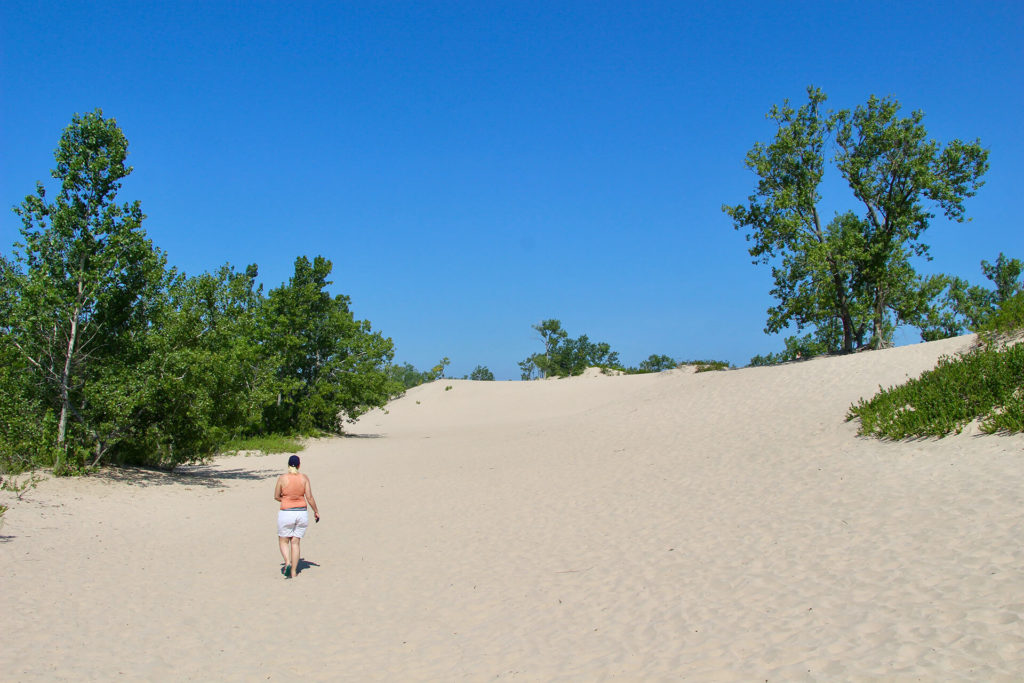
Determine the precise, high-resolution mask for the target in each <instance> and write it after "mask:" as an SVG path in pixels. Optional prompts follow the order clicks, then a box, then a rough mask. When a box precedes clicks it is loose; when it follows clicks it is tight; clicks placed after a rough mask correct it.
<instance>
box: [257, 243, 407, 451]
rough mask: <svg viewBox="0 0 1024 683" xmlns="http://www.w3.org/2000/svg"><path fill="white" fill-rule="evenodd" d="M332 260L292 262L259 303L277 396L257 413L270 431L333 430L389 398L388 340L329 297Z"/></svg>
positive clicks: (342, 301)
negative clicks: (288, 273)
mask: <svg viewBox="0 0 1024 683" xmlns="http://www.w3.org/2000/svg"><path fill="white" fill-rule="evenodd" d="M331 269H332V265H331V262H330V261H329V260H327V259H325V258H323V257H321V256H317V257H316V258H315V259H314V260H313V261H312V262H310V261H309V259H308V258H306V257H304V256H302V257H299V258H298V259H296V260H295V274H294V275H293V276H292V278H291V279H290V280H289V282H288V283H287V284H286V285H282V286H280V287H278V288H276V289H274V290H271V292H270V294H269V296H268V297H267V301H266V304H265V306H264V307H263V308H264V310H263V313H262V322H263V325H264V327H263V334H264V336H263V339H262V343H263V344H264V346H265V347H266V348H267V349H268V350H270V351H271V352H272V353H274V354H275V355H276V356H277V357H278V359H279V360H278V369H277V397H276V400H275V401H274V402H273V403H271V405H269V406H267V407H266V409H265V411H264V419H265V420H266V424H267V425H268V426H269V427H270V429H272V430H275V431H286V432H287V431H299V432H311V431H315V430H327V431H337V430H339V429H340V428H341V421H342V420H343V419H346V418H347V419H349V420H354V419H355V418H357V417H359V416H360V415H361V414H363V413H364V412H366V411H367V410H368V409H370V408H372V407H374V406H379V405H383V404H384V403H385V402H386V400H387V397H388V396H390V388H391V381H390V378H389V376H388V373H387V372H386V366H387V364H388V363H389V362H390V361H391V358H392V357H393V344H392V342H391V340H390V339H388V338H385V337H384V336H383V335H381V334H380V333H379V332H373V331H372V329H371V327H370V323H369V322H368V321H363V320H356V319H355V317H354V316H353V314H352V312H351V311H350V310H349V304H350V300H349V298H348V297H347V296H344V295H341V294H339V295H337V296H334V297H331V295H330V294H329V293H328V292H327V286H328V285H330V284H331V282H330V281H329V280H328V279H327V277H328V276H329V275H330V273H331Z"/></svg>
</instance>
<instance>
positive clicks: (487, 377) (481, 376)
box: [469, 365, 494, 382]
mask: <svg viewBox="0 0 1024 683" xmlns="http://www.w3.org/2000/svg"><path fill="white" fill-rule="evenodd" d="M469 379H472V380H476V381H480V382H493V381H494V373H493V372H491V371H490V370H489V369H488V368H487V366H486V365H478V366H476V367H475V368H473V372H471V373H469Z"/></svg>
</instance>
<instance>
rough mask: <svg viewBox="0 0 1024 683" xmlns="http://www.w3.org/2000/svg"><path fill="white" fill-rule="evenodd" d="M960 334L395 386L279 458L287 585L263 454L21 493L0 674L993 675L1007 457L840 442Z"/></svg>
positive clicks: (1007, 615)
mask: <svg viewBox="0 0 1024 683" xmlns="http://www.w3.org/2000/svg"><path fill="white" fill-rule="evenodd" d="M970 341H971V339H970V338H969V337H964V338H959V339H953V340H946V341H942V342H934V343H930V344H920V345H915V346H908V347H901V348H897V349H891V350H887V351H880V352H872V353H862V354H855V355H852V356H846V357H840V358H823V359H815V360H811V361H806V362H801V363H793V364H789V365H785V366H781V367H772V368H751V369H744V370H733V371H727V372H708V373H699V374H695V373H692V372H690V371H684V370H676V371H671V372H666V373H660V374H657V375H643V376H623V377H607V376H603V375H600V373H595V372H591V373H588V374H587V376H584V377H579V378H573V379H567V380H548V381H538V382H529V383H521V382H468V381H458V380H441V381H438V382H435V383H432V384H430V385H427V386H422V387H417V388H416V389H413V390H411V391H409V392H408V394H407V395H406V396H404V397H403V398H401V399H399V400H397V401H394V402H393V403H392V404H391V405H390V406H388V409H387V411H374V412H373V413H371V414H369V415H366V416H364V417H363V418H362V419H361V420H360V421H359V422H358V423H357V424H356V425H354V426H353V427H352V428H351V435H350V436H348V437H345V438H339V439H330V440H321V441H318V442H316V443H314V444H312V445H311V446H310V447H309V449H308V450H307V451H306V452H305V453H304V454H303V456H302V457H303V471H304V472H306V473H307V474H309V475H310V477H311V479H312V481H313V485H314V490H315V492H316V494H317V498H318V501H319V503H320V507H321V512H322V515H323V521H322V523H321V524H319V525H316V526H315V527H314V528H312V529H311V531H310V533H309V535H308V536H307V539H306V540H305V541H304V542H303V550H304V552H303V555H304V557H305V558H306V560H307V561H308V562H309V566H308V567H307V568H306V569H305V570H304V571H303V572H302V573H301V574H300V576H299V577H298V578H297V579H295V580H293V581H284V580H283V579H282V578H281V575H280V573H279V567H280V557H279V555H278V553H277V547H276V540H275V538H274V529H275V527H274V516H275V504H274V501H273V500H272V487H273V477H274V476H275V475H276V474H277V473H278V472H279V471H280V470H281V469H282V468H283V465H284V460H285V458H284V457H283V456H269V457H259V458H223V459H218V460H217V462H216V463H214V464H212V465H210V466H204V467H195V468H188V470H187V471H186V472H184V473H182V474H180V475H176V476H173V477H170V476H164V475H158V474H146V473H128V474H119V475H116V476H115V475H109V476H107V477H103V478H90V479H76V480H61V481H47V482H44V483H43V484H41V485H40V486H39V488H38V489H36V490H34V491H32V492H30V493H29V494H28V495H27V496H26V499H25V500H24V501H21V502H17V501H15V502H13V503H9V504H11V505H12V510H11V511H10V512H8V514H7V518H6V520H7V521H6V526H5V527H4V528H3V530H2V531H0V535H2V536H3V538H2V539H0V540H2V543H0V571H2V576H3V581H2V583H0V600H2V602H0V604H3V605H4V608H5V610H4V611H5V629H4V638H3V645H2V646H0V679H4V680H54V679H75V680H79V679H87V680H88V679H92V680H111V679H117V678H126V679H143V678H148V679H157V680H171V679H173V680H188V679H197V680H198V679H202V680H284V679H286V678H293V677H296V676H301V677H303V678H306V679H310V680H352V681H365V680H387V681H404V680H474V681H476V680H504V679H517V680H544V681H547V680H565V681H578V680H598V679H604V678H617V679H621V680H645V681H650V680H680V679H683V678H688V679H692V680H708V679H714V680H743V681H749V680H764V679H768V680H771V681H792V680H822V679H826V680H827V679H840V680H842V679H851V678H853V679H857V678H878V677H885V678H890V679H909V680H916V679H919V678H920V679H923V680H954V679H967V680H1000V679H1002V680H1014V679H1016V678H1017V677H1018V676H1019V673H1020V671H1022V670H1024V621H1022V620H1024V547H1022V543H1021V539H1022V538H1024V439H1022V438H1021V437H1016V436H1015V437H987V436H986V437H979V436H977V435H976V434H975V433H972V432H971V431H970V430H968V432H965V433H964V434H962V435H959V436H955V437H950V438H947V439H942V440H919V441H912V442H903V443H885V442H879V441H876V440H870V439H862V438H859V437H857V436H856V426H855V424H853V423H846V422H844V417H845V415H846V411H847V408H848V407H849V405H850V404H851V403H852V402H854V401H856V400H857V399H858V398H859V397H862V396H869V395H871V394H872V393H874V391H876V390H877V388H878V386H879V385H883V386H888V385H891V384H895V383H899V382H901V381H903V380H904V379H905V378H907V377H908V376H914V375H917V374H919V373H920V372H921V371H923V370H925V369H927V368H930V367H932V366H933V365H934V363H935V361H936V359H937V358H938V357H939V356H940V355H942V354H944V353H951V352H954V351H956V350H958V349H961V348H964V347H966V345H967V344H968V343H969V342H970ZM448 387H451V388H450V389H448ZM118 478H128V479H129V480H130V482H129V484H125V483H123V482H119V481H113V480H114V479H118ZM4 500H10V496H8V497H7V498H5V499H4Z"/></svg>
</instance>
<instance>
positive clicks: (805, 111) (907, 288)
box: [723, 87, 988, 351]
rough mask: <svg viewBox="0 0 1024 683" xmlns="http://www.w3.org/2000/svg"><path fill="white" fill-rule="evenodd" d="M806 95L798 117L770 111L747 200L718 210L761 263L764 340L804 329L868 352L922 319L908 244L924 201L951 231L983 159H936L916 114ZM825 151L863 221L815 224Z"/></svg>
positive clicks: (917, 232) (971, 149) (916, 243)
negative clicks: (767, 283)
mask: <svg viewBox="0 0 1024 683" xmlns="http://www.w3.org/2000/svg"><path fill="white" fill-rule="evenodd" d="M807 94H808V102H807V104H805V105H803V106H801V107H800V108H799V109H794V108H793V107H792V106H790V105H789V103H788V101H786V102H783V104H782V105H781V106H774V107H772V109H771V111H770V112H769V114H768V118H769V119H772V120H773V121H775V122H776V126H777V130H776V134H775V138H774V139H773V141H772V142H771V144H769V145H764V144H761V143H755V145H754V147H753V148H752V149H751V151H750V152H749V153H748V154H747V158H746V165H747V167H748V168H750V169H751V170H752V171H754V172H755V173H756V174H757V176H758V185H757V190H756V192H755V194H753V195H751V196H750V197H749V199H748V203H747V204H746V205H742V204H741V205H736V206H724V207H723V210H724V211H725V212H726V213H728V214H729V215H730V217H731V218H732V219H733V223H734V226H735V228H736V229H737V230H740V229H747V230H748V231H749V232H748V233H747V239H748V240H749V241H751V242H752V243H753V245H752V246H751V247H750V250H749V251H750V255H751V256H753V257H755V261H754V262H755V263H765V264H772V275H773V278H774V280H775V287H774V288H773V289H772V295H773V296H774V297H775V298H776V300H777V302H778V303H777V305H775V306H772V307H771V308H769V310H768V324H767V326H766V330H765V331H766V332H769V333H774V332H779V331H782V330H784V329H786V328H788V327H789V326H790V325H795V327H796V329H797V331H800V330H802V329H803V328H805V327H812V328H814V330H815V336H816V340H817V342H818V343H821V344H823V345H824V346H825V347H826V348H828V349H829V350H843V351H851V350H852V349H853V348H855V347H858V346H861V345H862V344H864V343H865V337H868V341H869V342H870V343H871V344H873V345H874V346H875V347H878V346H880V345H882V344H883V343H885V342H886V341H887V340H888V339H889V338H890V337H891V334H892V330H893V329H894V328H895V326H896V325H897V324H899V323H901V322H912V323H916V324H920V321H921V320H923V319H924V317H925V316H926V312H927V308H928V305H929V302H928V300H927V299H926V297H924V296H923V293H924V292H925V291H926V290H925V289H924V288H923V287H922V284H921V282H922V281H921V279H920V278H918V277H917V275H916V273H915V272H914V269H913V267H912V265H911V262H910V259H911V257H912V256H927V252H928V247H927V246H926V245H924V244H923V243H922V242H921V241H920V237H921V234H922V233H923V232H924V230H925V229H926V228H927V227H928V220H929V219H930V218H932V217H933V215H932V214H931V213H929V212H928V211H927V210H926V208H925V205H924V202H925V201H929V202H931V203H934V204H936V205H938V206H939V207H941V208H942V210H943V212H944V213H945V215H946V216H948V217H949V218H951V219H953V220H963V219H964V209H963V201H964V199H965V198H967V197H970V196H972V195H973V194H974V193H975V192H976V191H977V188H978V187H980V185H981V181H980V177H981V175H982V174H983V173H984V172H985V169H986V168H987V161H986V160H987V154H988V153H987V151H986V150H984V149H983V148H982V147H981V145H980V143H978V142H974V143H970V144H967V143H963V142H961V141H959V140H954V141H953V142H951V143H949V145H948V146H946V147H945V148H944V149H943V148H942V147H941V146H940V145H939V144H938V143H936V142H934V141H931V140H927V139H926V132H925V130H924V127H923V126H922V125H921V120H922V118H923V115H922V114H921V113H920V112H914V113H913V114H912V115H911V116H910V117H909V118H899V117H898V116H897V113H898V111H899V103H898V102H896V101H895V100H892V99H882V100H880V99H878V98H875V97H872V98H870V99H869V101H868V103H867V105H865V106H860V107H857V108H856V109H855V110H853V111H849V110H842V111H839V112H835V113H832V112H824V111H822V107H823V104H824V102H825V101H826V96H825V94H824V93H823V92H822V91H821V90H819V89H817V88H813V87H811V88H808V89H807ZM830 143H834V144H835V147H836V149H837V150H838V151H837V154H836V155H835V157H834V158H833V159H832V161H833V162H834V163H835V166H836V168H837V169H838V170H839V172H840V174H841V175H842V177H843V178H844V179H845V180H846V181H847V183H848V185H849V186H850V188H851V190H852V191H853V194H854V197H855V199H856V200H857V201H858V202H860V204H861V206H862V210H863V213H862V214H857V213H855V212H853V211H846V212H844V213H840V214H837V215H836V216H835V217H834V218H833V219H832V220H830V221H828V222H827V223H826V222H825V221H824V220H823V218H822V216H821V211H820V208H819V205H820V202H821V192H820V186H821V182H822V179H823V177H824V174H825V170H826V166H827V165H828V161H829V160H827V159H826V151H827V149H828V147H829V146H830ZM869 330H870V332H871V334H870V336H869V335H868V331H869Z"/></svg>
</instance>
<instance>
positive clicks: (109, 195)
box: [4, 109, 165, 471]
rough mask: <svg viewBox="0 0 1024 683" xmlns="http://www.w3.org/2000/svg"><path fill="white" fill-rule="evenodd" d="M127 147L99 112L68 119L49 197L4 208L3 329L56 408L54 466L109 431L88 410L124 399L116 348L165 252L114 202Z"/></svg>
mask: <svg viewBox="0 0 1024 683" xmlns="http://www.w3.org/2000/svg"><path fill="white" fill-rule="evenodd" d="M127 150H128V141H127V139H126V138H125V136H124V134H123V133H122V132H121V129H120V128H118V126H117V123H116V121H114V119H107V118H104V117H103V114H102V112H101V111H100V110H98V109H97V110H96V111H94V112H92V113H90V114H85V115H83V116H79V115H76V116H74V117H73V118H72V121H71V124H70V125H69V126H68V127H67V128H66V129H65V130H64V133H63V135H62V136H61V140H60V144H59V146H58V148H57V150H56V152H55V154H54V156H55V159H56V162H57V163H56V168H55V169H54V170H53V171H52V176H53V177H54V178H55V179H56V180H58V181H59V182H60V191H59V193H58V194H57V196H56V197H55V199H54V200H53V201H49V200H48V199H47V196H46V191H45V189H44V188H43V185H42V183H37V187H36V193H35V194H34V195H29V196H28V197H26V198H25V201H24V202H22V204H21V206H20V207H16V208H15V209H14V211H15V213H16V214H18V216H19V217H20V218H21V221H22V229H21V234H22V239H23V243H21V244H18V245H16V250H15V252H14V256H15V258H14V264H11V266H12V267H11V268H9V269H8V270H9V271H10V272H9V275H8V277H7V278H5V279H6V280H7V281H8V282H10V281H12V280H13V281H16V282H17V285H18V290H17V292H16V294H15V295H14V301H13V304H12V306H11V313H10V317H9V318H8V320H7V322H6V325H7V328H6V329H5V330H4V334H5V335H6V337H7V339H8V341H9V343H10V344H11V345H13V346H14V347H15V348H16V349H18V351H19V352H20V354H21V356H22V358H23V359H24V360H25V362H26V363H27V367H28V368H29V369H30V372H31V373H32V374H33V375H34V381H36V382H37V383H38V385H39V386H41V387H44V390H43V396H42V400H43V403H44V405H46V406H47V408H48V409H50V410H52V411H53V413H54V414H55V415H56V421H55V432H56V433H55V436H54V442H55V444H56V447H57V449H58V459H57V462H55V470H57V471H61V470H62V468H63V467H64V460H65V459H66V458H67V457H68V455H69V454H70V455H73V456H74V460H75V463H76V464H80V463H81V462H82V458H84V449H86V448H88V449H89V450H94V449H99V450H100V451H101V452H102V450H103V449H104V442H106V441H109V440H110V439H111V438H113V433H112V432H111V431H110V430H109V429H107V427H109V425H105V423H104V421H103V420H102V419H99V418H97V417H96V413H97V412H103V411H104V410H105V409H107V408H109V407H110V406H111V405H112V403H116V402H117V401H119V400H122V399H123V398H124V396H123V394H124V390H125V387H124V384H123V381H121V380H124V379H125V378H126V374H125V372H124V370H125V364H124V360H123V355H124V353H125V351H126V350H127V348H128V347H130V346H131V345H132V344H134V343H135V339H137V337H138V336H139V335H141V334H144V332H145V329H146V321H147V310H148V306H149V305H151V303H152V302H153V301H154V300H155V298H156V295H157V294H158V292H159V290H160V288H161V286H162V285H163V282H164V263H165V259H164V257H163V255H162V254H161V253H160V252H159V251H158V250H157V249H155V248H154V247H153V245H152V243H151V242H150V241H149V240H148V239H147V238H146V236H145V233H144V231H143V230H142V221H143V218H144V216H143V214H142V210H141V208H140V205H139V202H137V201H136V202H134V203H130V204H123V205H118V204H117V203H116V197H117V192H118V190H119V189H120V186H121V180H122V179H123V178H125V177H126V176H127V175H128V174H129V173H131V170H132V169H131V167H130V166H126V165H125V159H126V156H127ZM15 273H16V274H15ZM115 386H116V387H118V390H116V391H113V390H112V389H113V387H115ZM72 427H74V429H72ZM72 432H75V433H73V434H72ZM72 442H74V448H72V447H71V446H72Z"/></svg>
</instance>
